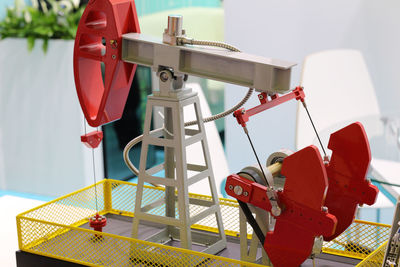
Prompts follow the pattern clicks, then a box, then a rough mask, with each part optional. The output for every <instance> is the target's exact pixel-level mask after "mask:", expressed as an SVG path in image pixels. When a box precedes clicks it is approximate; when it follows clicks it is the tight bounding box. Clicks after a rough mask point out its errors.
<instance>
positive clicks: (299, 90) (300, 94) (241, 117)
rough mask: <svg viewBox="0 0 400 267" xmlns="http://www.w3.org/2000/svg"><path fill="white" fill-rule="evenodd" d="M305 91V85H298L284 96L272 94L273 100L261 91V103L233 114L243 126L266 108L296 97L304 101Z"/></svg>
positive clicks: (259, 97) (259, 96)
mask: <svg viewBox="0 0 400 267" xmlns="http://www.w3.org/2000/svg"><path fill="white" fill-rule="evenodd" d="M304 98H305V95H304V91H303V87H300V86H298V87H296V88H295V89H294V90H293V91H292V92H290V93H288V94H286V95H283V96H278V95H276V94H275V95H273V96H271V100H268V95H267V94H266V93H261V94H259V95H258V99H259V100H260V103H261V104H260V105H258V106H255V107H253V108H251V109H249V110H245V109H243V108H241V109H238V110H236V111H235V112H234V113H233V116H235V118H236V120H237V122H238V123H239V124H240V125H242V127H246V122H248V121H249V118H250V117H251V116H253V115H256V114H258V113H260V112H262V111H264V110H267V109H270V108H273V107H275V106H277V105H280V104H282V103H285V102H287V101H289V100H292V99H296V100H300V101H301V102H304Z"/></svg>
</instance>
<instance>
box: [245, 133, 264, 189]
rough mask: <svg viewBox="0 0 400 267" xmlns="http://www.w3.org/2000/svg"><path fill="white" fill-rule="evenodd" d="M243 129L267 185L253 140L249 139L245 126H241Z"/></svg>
mask: <svg viewBox="0 0 400 267" xmlns="http://www.w3.org/2000/svg"><path fill="white" fill-rule="evenodd" d="M243 130H244V132H245V134H246V136H247V139H249V142H250V146H251V149H252V150H253V153H254V156H256V159H257V162H258V166H259V167H260V170H261V172H262V174H263V176H264V180H265V183H266V184H267V187H269V183H268V180H267V176H266V175H265V172H264V168H263V167H262V165H261V162H260V159H259V158H258V155H257V152H256V149H255V148H254V145H253V142H252V141H251V138H250V135H249V131H248V130H247V128H246V127H243Z"/></svg>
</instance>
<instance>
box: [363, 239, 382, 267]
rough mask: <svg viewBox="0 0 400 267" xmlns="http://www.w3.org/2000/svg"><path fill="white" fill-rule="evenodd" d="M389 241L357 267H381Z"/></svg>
mask: <svg viewBox="0 0 400 267" xmlns="http://www.w3.org/2000/svg"><path fill="white" fill-rule="evenodd" d="M386 246H387V241H386V242H385V243H383V244H382V245H381V246H380V247H379V248H377V249H376V250H375V251H374V252H372V253H371V254H370V255H368V257H366V258H365V259H364V260H362V261H361V262H360V263H359V264H357V265H356V267H381V266H382V263H383V259H384V257H385V251H386Z"/></svg>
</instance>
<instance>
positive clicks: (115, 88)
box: [74, 0, 140, 127]
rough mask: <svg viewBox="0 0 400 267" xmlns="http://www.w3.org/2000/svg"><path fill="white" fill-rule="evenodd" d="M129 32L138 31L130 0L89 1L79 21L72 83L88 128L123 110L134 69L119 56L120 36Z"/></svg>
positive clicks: (133, 5) (112, 118)
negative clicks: (73, 80)
mask: <svg viewBox="0 0 400 267" xmlns="http://www.w3.org/2000/svg"><path fill="white" fill-rule="evenodd" d="M129 32H140V29H139V21H138V17H137V14H136V7H135V3H134V1H133V0H91V1H90V2H89V3H88V5H87V7H86V9H85V11H84V12H83V15H82V18H81V20H80V22H79V25H78V31H77V34H76V38H75V46H74V76H75V85H76V91H77V93H78V97H79V102H80V105H81V108H82V110H83V113H84V115H85V118H86V120H87V122H88V123H89V125H90V126H92V127H98V126H100V125H103V124H105V123H108V122H111V121H114V120H118V119H120V118H121V116H122V113H123V111H124V107H125V103H126V99H127V97H128V93H129V89H130V87H131V84H132V79H133V75H134V74H135V70H136V65H133V64H129V63H125V62H123V61H122V59H121V51H122V50H121V46H122V35H123V34H125V33H129ZM102 71H104V79H103V74H102Z"/></svg>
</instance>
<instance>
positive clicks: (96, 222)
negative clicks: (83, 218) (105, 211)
mask: <svg viewBox="0 0 400 267" xmlns="http://www.w3.org/2000/svg"><path fill="white" fill-rule="evenodd" d="M106 225H107V218H106V217H105V216H101V215H99V214H98V213H96V215H95V216H93V217H91V218H90V219H89V226H90V227H92V228H93V229H94V230H95V231H98V232H103V227H105V226H106ZM95 236H96V237H97V238H99V237H102V236H101V235H97V234H96V235H95Z"/></svg>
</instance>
